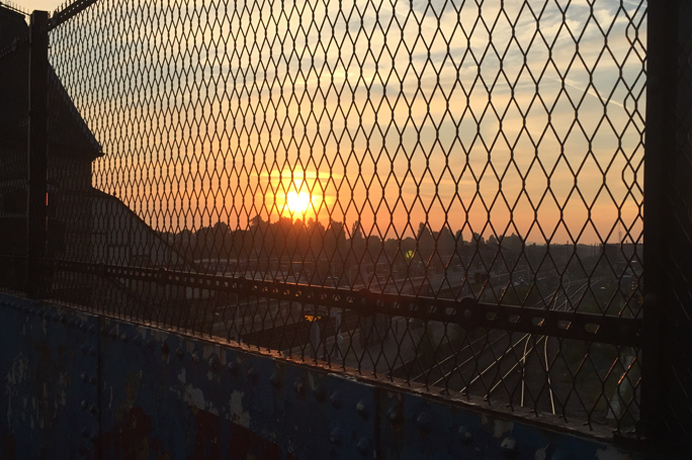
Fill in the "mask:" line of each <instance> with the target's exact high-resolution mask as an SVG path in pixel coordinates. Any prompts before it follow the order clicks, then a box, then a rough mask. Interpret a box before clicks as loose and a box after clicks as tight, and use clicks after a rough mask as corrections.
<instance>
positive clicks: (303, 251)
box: [163, 217, 525, 276]
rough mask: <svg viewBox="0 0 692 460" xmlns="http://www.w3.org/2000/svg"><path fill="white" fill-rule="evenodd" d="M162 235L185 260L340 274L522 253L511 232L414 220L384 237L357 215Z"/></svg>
mask: <svg viewBox="0 0 692 460" xmlns="http://www.w3.org/2000/svg"><path fill="white" fill-rule="evenodd" d="M163 236H164V238H166V239H167V240H168V242H169V243H170V244H172V245H173V246H174V247H175V248H176V249H177V250H178V251H179V252H180V253H182V254H184V255H185V256H186V257H187V258H188V259H189V260H195V261H205V260H206V261H211V260H238V261H239V260H245V261H254V263H255V264H257V265H258V266H259V267H260V268H263V267H268V266H270V265H271V264H274V265H277V264H278V265H285V264H287V263H289V264H290V263H296V262H298V263H309V264H314V265H315V266H317V267H319V271H320V272H321V273H322V274H323V275H324V274H329V275H332V276H342V275H343V274H344V273H347V272H348V271H349V270H352V269H353V267H357V268H358V270H359V271H361V272H362V271H366V272H371V273H372V272H378V271H382V270H387V271H401V270H405V271H406V272H407V273H409V274H414V275H415V274H416V271H425V272H429V271H433V272H434V271H436V270H442V269H449V268H450V267H451V268H461V267H465V268H468V267H469V266H477V270H478V271H487V270H490V269H491V266H492V265H493V264H496V263H497V262H499V261H501V262H503V265H505V266H507V267H506V269H511V266H512V265H514V264H516V262H517V261H518V259H519V258H520V257H521V255H522V254H525V249H524V241H523V240H522V238H521V237H520V236H518V235H516V234H512V235H510V236H506V237H495V236H491V237H489V238H488V239H487V240H486V239H485V238H483V236H481V235H478V234H473V236H472V238H471V240H470V241H465V240H464V238H463V234H462V231H461V230H457V231H456V232H453V231H452V230H451V229H450V228H449V227H443V228H442V229H441V230H439V231H434V230H432V229H431V228H430V226H429V225H428V224H426V223H420V224H419V225H418V229H417V231H416V234H415V236H414V237H404V238H388V239H386V240H385V239H382V238H381V237H380V236H378V235H373V234H366V233H365V232H364V231H363V228H362V226H361V225H360V223H359V222H357V221H356V222H355V223H353V224H352V225H351V227H350V229H347V228H346V226H345V225H344V224H343V223H342V222H336V221H331V222H330V223H329V224H328V225H327V226H326V227H325V226H324V225H323V224H322V223H321V222H319V221H314V220H312V219H310V220H308V221H307V222H303V221H301V220H291V219H289V218H281V219H279V220H278V221H275V222H267V221H264V220H263V219H261V218H260V217H255V218H253V219H252V220H251V222H250V225H249V227H248V228H247V229H235V230H233V229H231V228H229V226H228V225H227V224H226V223H224V222H218V223H217V224H215V225H214V226H212V227H203V228H201V229H199V230H197V231H196V232H193V231H190V230H183V231H181V232H179V233H176V234H172V233H167V234H164V235H163ZM498 254H501V257H500V258H498ZM421 274H422V273H421Z"/></svg>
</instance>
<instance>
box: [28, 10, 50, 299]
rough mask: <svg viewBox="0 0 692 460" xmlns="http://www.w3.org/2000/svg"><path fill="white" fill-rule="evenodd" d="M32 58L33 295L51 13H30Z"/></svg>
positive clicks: (42, 211) (42, 221) (33, 292)
mask: <svg viewBox="0 0 692 460" xmlns="http://www.w3.org/2000/svg"><path fill="white" fill-rule="evenodd" d="M30 49H31V51H30V58H29V146H28V152H29V158H28V191H27V193H28V197H27V248H26V253H27V273H26V290H27V294H28V295H29V296H30V297H38V296H40V294H41V282H42V280H43V276H42V269H41V260H42V259H43V258H44V257H45V255H46V206H47V203H46V192H47V183H46V182H47V153H48V13H47V12H46V11H34V12H33V13H32V14H31V30H30Z"/></svg>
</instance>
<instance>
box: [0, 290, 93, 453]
mask: <svg viewBox="0 0 692 460" xmlns="http://www.w3.org/2000/svg"><path fill="white" fill-rule="evenodd" d="M97 322H98V318H96V317H94V316H87V315H81V314H77V313H75V312H72V311H67V310H65V309H61V308H57V307H46V306H42V305H39V304H37V303H35V302H31V301H27V300H24V299H20V298H16V297H12V296H7V295H0V325H1V327H2V333H0V350H2V352H1V353H0V378H2V390H3V396H2V398H0V413H2V414H3V416H2V417H0V420H1V423H0V442H1V443H2V447H1V449H0V452H1V453H2V458H3V459H14V458H37V459H38V458H58V457H59V458H92V457H93V456H94V455H96V452H95V444H94V439H96V435H97V434H98V417H96V416H95V414H94V413H92V412H91V411H90V410H89V409H90V407H91V404H93V403H94V402H95V401H96V394H97V388H96V386H95V385H94V382H95V381H93V380H92V378H96V377H97V375H98V365H97V359H98V357H97V350H96V347H97V337H96V333H95V332H96V330H97Z"/></svg>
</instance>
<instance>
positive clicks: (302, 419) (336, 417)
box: [0, 294, 643, 460]
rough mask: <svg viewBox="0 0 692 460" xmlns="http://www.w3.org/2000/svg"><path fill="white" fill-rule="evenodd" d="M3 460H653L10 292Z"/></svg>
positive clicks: (0, 366)
mask: <svg viewBox="0 0 692 460" xmlns="http://www.w3.org/2000/svg"><path fill="white" fill-rule="evenodd" d="M0 324H1V325H2V326H1V327H2V333H1V334H0V346H1V347H2V354H1V355H0V373H1V375H2V378H3V379H4V382H3V383H4V385H3V387H4V395H5V397H4V398H2V400H0V410H1V412H0V413H2V414H5V415H4V416H3V417H2V419H1V421H0V434H1V438H0V443H1V449H2V450H1V451H0V452H1V453H2V458H3V459H14V458H21V459H24V458H27V459H30V458H56V459H63V458H105V459H226V458H230V459H249V458H254V459H326V458H333V459H349V458H396V459H420V458H431V459H447V458H465V459H504V458H522V459H523V458H526V459H555V460H558V459H581V458H590V459H599V460H611V459H612V460H615V459H621V460H624V459H629V458H643V457H642V456H635V455H633V454H630V453H626V452H623V451H621V450H619V449H618V448H616V447H614V446H613V445H612V444H610V443H608V442H602V441H599V440H597V439H595V438H589V437H585V436H581V435H578V434H575V433H573V432H569V431H566V430H562V429H554V428H550V427H549V425H547V424H544V425H538V424H536V423H534V422H532V421H527V420H525V419H520V418H516V417H514V418H513V417H510V416H508V415H499V414H493V413H488V412H485V411H481V410H477V409H475V408H473V407H469V406H466V405H463V404H459V403H453V402H450V401H446V400H444V399H441V398H435V397H434V396H432V395H423V394H419V393H416V392H412V391H405V390H402V389H398V388H393V387H391V388H390V387H386V386H383V385H382V384H379V383H378V384H374V383H371V382H369V381H366V380H363V379H360V378H355V377H352V376H348V375H343V374H339V373H334V372H329V371H326V370H324V369H319V368H315V367H310V366H306V365H303V364H296V363H291V362H288V361H285V360H282V359H279V358H276V357H273V356H270V355H262V354H259V353H254V352H251V351H248V350H245V349H237V348H233V347H230V346H223V345H220V344H217V343H213V342H209V341H204V340H200V339H196V338H191V337H184V336H181V335H178V334H174V333H170V332H166V331H161V330H156V329H153V328H147V327H143V326H138V325H134V324H131V323H128V322H125V321H119V320H114V319H109V318H104V317H96V316H90V315H85V314H81V313H78V312H75V311H72V310H69V309H66V308H60V307H57V306H49V305H45V304H39V303H36V302H32V301H28V300H25V299H20V298H17V297H12V296H8V295H4V294H0Z"/></svg>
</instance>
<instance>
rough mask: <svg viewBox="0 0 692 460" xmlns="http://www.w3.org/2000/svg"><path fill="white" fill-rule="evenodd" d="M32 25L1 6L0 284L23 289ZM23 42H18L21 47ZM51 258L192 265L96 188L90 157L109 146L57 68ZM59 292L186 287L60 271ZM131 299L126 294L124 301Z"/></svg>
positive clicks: (96, 299) (87, 294)
mask: <svg viewBox="0 0 692 460" xmlns="http://www.w3.org/2000/svg"><path fill="white" fill-rule="evenodd" d="M28 33H29V27H28V25H27V23H26V21H25V17H24V16H23V15H22V14H20V13H18V12H15V11H12V10H10V9H7V8H5V7H3V6H1V5H0V49H5V48H6V47H7V46H10V47H14V48H15V50H14V51H13V52H11V53H9V54H8V55H6V56H4V57H2V58H0V59H1V60H0V257H2V264H0V267H1V268H0V285H4V286H6V287H11V288H17V289H21V288H22V280H23V273H24V270H25V268H24V258H23V256H24V255H25V248H26V202H27V187H26V184H27V181H26V179H27V173H28V161H27V143H28V116H29V113H28V105H29V94H28V92H29V91H28V87H29V80H28V78H29V48H28V45H27V44H26V43H24V44H23V45H22V42H23V41H24V42H26V39H27V37H28ZM17 44H19V45H18V46H17ZM48 101H49V102H48V104H49V119H48V174H47V176H48V177H47V180H48V197H47V199H48V223H47V225H48V241H47V251H48V256H49V257H53V258H56V259H63V260H68V261H76V262H85V263H92V264H93V263H99V264H109V265H130V266H140V267H142V266H146V267H156V266H159V267H160V266H165V267H169V268H176V267H178V268H180V267H185V266H188V264H187V263H186V261H185V259H184V258H183V257H182V256H181V255H180V254H179V253H178V252H177V251H176V250H175V249H173V248H172V247H171V246H170V245H169V244H168V243H167V242H166V241H164V240H163V239H162V238H161V237H160V236H159V234H158V233H157V232H155V231H153V230H152V229H151V228H150V227H149V226H148V225H147V224H146V223H145V222H143V221H142V220H141V219H140V218H139V217H138V216H137V215H136V214H134V213H133V212H132V211H131V210H130V209H129V208H128V207H127V206H125V205H124V204H123V203H122V202H121V201H120V200H118V199H117V198H116V197H113V196H110V195H108V194H106V193H103V192H101V191H99V190H96V189H94V188H93V186H92V177H91V174H92V173H91V171H92V162H93V161H94V160H95V159H97V158H98V157H100V156H101V155H102V154H103V152H102V148H101V145H100V144H99V142H98V141H97V140H96V138H95V137H94V135H93V133H92V132H91V131H90V130H89V128H88V126H87V124H86V122H85V121H84V119H83V118H82V116H81V115H80V113H79V111H78V110H77V108H76V107H75V105H74V103H73V101H72V99H71V98H70V96H69V95H68V93H67V91H66V90H65V88H64V87H63V85H62V83H61V82H60V80H59V78H58V77H57V75H56V73H55V71H54V69H53V68H52V67H51V68H50V69H49V81H48ZM49 282H50V283H51V287H52V292H53V294H54V295H57V296H59V297H63V298H66V299H68V300H69V299H75V300H79V301H80V302H81V303H84V302H88V303H89V304H92V303H101V304H103V303H104V302H106V303H112V304H113V305H115V304H118V302H120V305H122V304H123V300H126V302H125V304H131V305H132V304H133V303H134V304H140V305H138V306H141V304H144V305H147V306H151V299H149V298H148V299H143V298H140V297H139V296H140V295H141V294H142V293H144V292H146V293H147V295H148V296H151V295H152V294H151V292H155V293H156V302H157V303H158V304H161V305H164V304H166V303H180V302H183V301H184V298H185V295H184V290H183V291H182V292H183V293H182V294H181V293H180V292H178V291H176V290H173V291H171V290H170V289H168V290H166V291H167V292H165V293H162V292H159V291H160V290H161V289H163V288H159V289H154V290H153V291H152V289H150V288H151V286H147V289H145V288H144V287H143V286H142V283H139V284H137V283H132V282H130V281H126V280H121V281H118V280H116V279H105V278H98V279H97V277H95V276H94V275H90V276H86V275H84V276H81V277H75V276H74V274H72V273H67V272H65V273H60V272H54V273H52V276H51V277H50V280H49ZM123 298H126V299H123Z"/></svg>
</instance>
